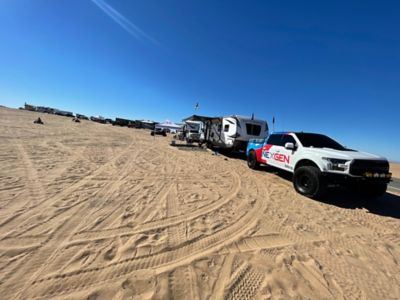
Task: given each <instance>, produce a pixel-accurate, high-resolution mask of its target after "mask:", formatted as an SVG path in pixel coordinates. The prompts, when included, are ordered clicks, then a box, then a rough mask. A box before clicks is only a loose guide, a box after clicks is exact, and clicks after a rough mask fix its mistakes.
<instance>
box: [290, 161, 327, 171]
mask: <svg viewBox="0 0 400 300" xmlns="http://www.w3.org/2000/svg"><path fill="white" fill-rule="evenodd" d="M306 166H308V167H316V168H318V169H319V170H320V171H322V168H320V167H319V166H318V165H317V164H316V163H315V162H314V161H312V160H310V159H307V158H305V159H302V160H299V161H298V162H297V163H296V166H295V167H294V169H295V170H296V169H298V168H300V167H306Z"/></svg>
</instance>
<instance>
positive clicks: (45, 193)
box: [0, 108, 400, 299]
mask: <svg viewBox="0 0 400 300" xmlns="http://www.w3.org/2000/svg"><path fill="white" fill-rule="evenodd" d="M39 115H40V116H41V117H42V119H43V120H44V122H45V125H34V124H32V121H33V120H34V119H35V118H36V117H37V116H39ZM0 141H1V143H0V178H1V180H0V295H1V298H2V299H47V298H57V299H289V298H297V299H303V298H304V299H354V298H357V299H399V298H400V266H399V263H400V221H399V218H400V204H399V202H400V197H398V196H395V195H391V194H387V195H386V196H385V197H383V198H381V199H379V200H377V201H376V202H374V203H372V204H371V203H370V202H366V201H364V200H363V199H358V198H357V199H351V198H349V197H348V196H341V195H340V194H338V195H335V196H332V199H328V200H327V201H325V202H319V201H313V200H310V199H307V198H304V197H302V196H299V195H298V194H296V193H295V192H294V190H293V188H292V186H291V183H290V182H289V181H288V180H286V179H284V178H282V177H280V176H277V175H276V174H274V173H272V172H266V171H265V170H262V171H253V170H250V169H248V167H247V166H246V164H245V162H244V161H242V160H239V159H233V158H227V157H225V156H222V155H212V154H211V152H209V151H190V150H187V151H183V150H180V149H178V148H176V147H171V146H170V145H169V142H170V137H167V138H164V137H161V136H157V137H155V138H154V137H151V136H150V134H149V132H148V131H145V130H135V129H128V128H121V127H113V126H111V125H102V124H97V123H93V122H90V121H83V122H82V123H74V122H71V119H69V118H65V117H58V116H51V115H42V114H37V113H33V112H27V111H18V110H10V109H5V108H0Z"/></svg>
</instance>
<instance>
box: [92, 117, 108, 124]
mask: <svg viewBox="0 0 400 300" xmlns="http://www.w3.org/2000/svg"><path fill="white" fill-rule="evenodd" d="M90 120H91V121H93V122H97V123H102V124H105V123H106V119H104V118H103V117H102V116H92V117H90Z"/></svg>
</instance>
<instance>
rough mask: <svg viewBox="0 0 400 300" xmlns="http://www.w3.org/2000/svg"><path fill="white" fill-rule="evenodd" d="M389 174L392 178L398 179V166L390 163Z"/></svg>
mask: <svg viewBox="0 0 400 300" xmlns="http://www.w3.org/2000/svg"><path fill="white" fill-rule="evenodd" d="M390 172H392V176H393V177H394V178H397V179H400V164H397V163H390Z"/></svg>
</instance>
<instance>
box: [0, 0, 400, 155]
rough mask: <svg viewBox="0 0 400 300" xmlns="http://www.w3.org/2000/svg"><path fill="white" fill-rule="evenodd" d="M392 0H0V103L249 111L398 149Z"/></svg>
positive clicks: (129, 111)
mask: <svg viewBox="0 0 400 300" xmlns="http://www.w3.org/2000/svg"><path fill="white" fill-rule="evenodd" d="M399 15H400V2H398V1H361V0H360V1H234V0H229V1H217V0H213V1H192V0H190V1H174V0H163V1H154V0H138V1H128V0H60V1H53V0H35V1H32V0H2V1H0V104H2V105H7V106H11V107H18V106H21V105H23V103H24V102H25V101H26V102H28V103H33V104H37V105H46V106H54V107H58V108H60V109H65V110H70V111H74V112H81V113H85V114H88V115H98V114H100V115H103V116H106V117H117V116H121V117H127V118H132V119H142V118H145V119H155V120H160V121H162V120H165V119H171V120H174V121H180V120H181V119H182V118H183V117H186V116H188V115H190V114H192V113H194V105H195V103H196V102H199V103H200V110H199V111H198V113H199V114H204V115H229V114H240V115H251V114H252V113H255V115H256V117H259V118H263V119H266V120H268V121H269V122H271V120H272V116H275V118H276V129H277V130H304V131H312V132H322V133H326V134H328V135H331V136H332V137H334V138H336V139H338V140H339V141H341V142H342V143H343V144H345V145H347V146H349V147H352V148H357V149H362V150H366V151H370V152H375V153H378V154H381V155H384V156H387V157H388V158H389V159H391V160H397V161H400V134H399V131H400V34H399V29H400V18H399Z"/></svg>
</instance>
